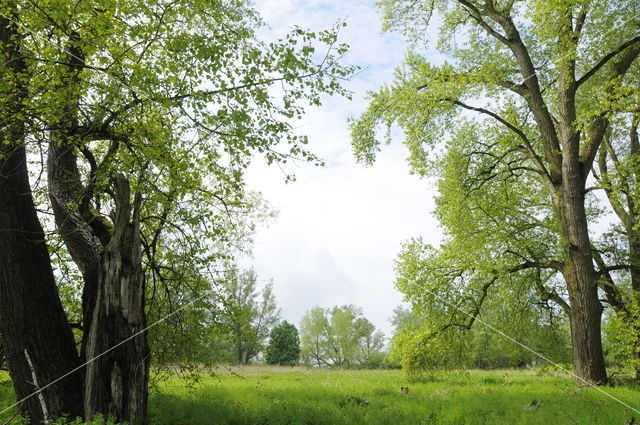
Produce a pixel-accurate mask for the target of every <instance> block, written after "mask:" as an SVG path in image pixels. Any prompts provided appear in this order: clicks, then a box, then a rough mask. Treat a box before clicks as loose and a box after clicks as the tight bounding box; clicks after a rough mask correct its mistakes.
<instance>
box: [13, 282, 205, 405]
mask: <svg viewBox="0 0 640 425" xmlns="http://www.w3.org/2000/svg"><path fill="white" fill-rule="evenodd" d="M207 295H209V294H208V293H205V294H202V295H200V296H198V297H195V298H194V299H192V300H191V301H189V302H188V303H186V304H184V305H182V306H181V307H180V308H178V309H176V310H174V311H172V312H171V313H169V314H167V315H166V316H164V317H162V318H160V319H158V320H156V321H155V322H153V323H152V324H150V325H149V326H147V327H146V328H144V329H142V330H140V331H138V332H136V333H134V334H133V335H131V336H130V337H128V338H126V339H124V340H122V341H120V342H119V343H117V344H116V345H114V346H112V347H110V348H108V349H106V350H105V351H103V352H102V353H100V354H98V355H96V356H95V357H93V358H91V359H89V360H87V361H86V362H84V363H83V364H81V365H80V366H78V367H76V368H74V369H73V370H71V371H69V372H67V373H65V374H64V375H62V376H61V377H59V378H57V379H55V380H53V381H51V382H49V383H48V384H47V385H45V386H43V387H41V388H39V389H38V390H36V391H34V392H33V393H32V394H29V395H28V396H26V397H23V398H22V399H20V400H18V401H17V402H15V403H14V404H12V405H11V406H9V407H7V408H5V409H4V410H2V411H0V415H2V414H4V413H6V412H7V411H9V410H11V409H13V408H14V407H16V406H18V405H20V404H22V403H23V402H25V401H26V400H28V399H30V398H31V397H33V396H35V395H37V394H39V393H41V392H42V391H44V390H45V389H47V388H49V387H50V386H52V385H54V384H55V383H57V382H60V381H61V380H63V379H64V378H66V377H67V376H69V375H71V374H73V373H75V372H77V371H79V370H80V369H82V368H83V367H85V366H86V365H88V364H90V363H92V362H94V361H95V360H97V359H99V358H100V357H102V356H104V355H105V354H107V353H109V352H111V351H113V350H115V349H116V348H118V347H119V346H121V345H122V344H124V343H126V342H128V341H131V340H132V339H133V338H135V337H137V336H139V335H141V334H143V333H144V332H146V331H148V330H149V329H151V328H152V327H154V326H156V325H158V324H159V323H162V322H164V321H165V320H167V319H168V318H169V317H171V316H173V315H175V314H176V313H178V312H179V311H181V310H184V309H185V308H186V307H188V306H190V305H191V304H193V303H195V302H196V301H198V300H201V299H202V298H204V297H205V296H207Z"/></svg>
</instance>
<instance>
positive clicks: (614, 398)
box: [0, 13, 640, 415]
mask: <svg viewBox="0 0 640 425" xmlns="http://www.w3.org/2000/svg"><path fill="white" fill-rule="evenodd" d="M0 15H1V16H3V17H5V18H6V19H8V20H10V21H11V22H13V23H15V24H18V25H21V23H20V22H18V21H16V20H14V19H12V18H11V17H9V16H6V15H4V14H2V13H0ZM638 16H640V13H639V14H636V15H634V16H632V17H631V18H629V19H626V20H624V21H622V24H624V23H627V22H629V21H630V20H632V19H634V18H636V17H638ZM21 26H22V28H23V29H25V28H24V26H23V25H21ZM616 29H617V28H615V27H613V28H611V29H610V30H609V31H607V32H605V33H604V34H603V35H607V34H609V33H610V32H613V31H614V30H616ZM27 32H29V33H30V34H31V35H32V36H34V37H36V38H40V40H41V41H42V40H44V41H45V43H48V44H51V45H53V46H54V47H56V48H58V49H60V50H61V51H63V52H65V51H66V49H64V48H63V47H62V46H58V45H57V44H55V43H53V42H52V41H51V40H48V39H46V38H44V37H41V36H39V35H37V34H35V33H33V32H32V31H28V30H27ZM67 53H68V54H69V55H70V56H72V57H74V58H76V59H79V60H82V59H81V58H78V57H77V56H75V55H73V53H71V52H67ZM570 54H571V53H568V54H567V55H565V56H564V57H568V56H570ZM564 57H563V58H564ZM3 66H6V63H5V64H3ZM105 74H106V75H107V76H108V77H109V78H111V79H112V80H114V81H116V82H117V83H119V84H121V85H123V86H125V85H124V83H123V82H122V81H120V80H118V79H117V78H116V77H114V76H112V75H111V74H109V73H108V72H107V73H105ZM534 76H536V74H535V73H534V74H531V75H529V76H527V77H525V78H524V79H523V80H522V83H524V82H525V81H527V80H528V79H529V78H532V77H534ZM522 83H520V84H522ZM517 85H518V84H517V83H514V85H513V86H511V87H510V88H509V89H508V90H509V91H510V90H511V89H512V88H514V87H516V86H517ZM125 87H126V86H125ZM143 92H144V91H143ZM145 94H148V93H145ZM422 289H425V290H426V292H428V293H430V294H431V295H433V296H434V297H436V298H438V299H440V300H442V301H444V302H445V303H446V304H448V305H451V306H452V307H454V308H456V309H457V310H459V311H460V312H462V313H463V314H465V315H467V316H469V317H472V315H471V314H470V313H468V312H466V311H464V310H462V309H461V308H459V307H458V306H456V305H454V304H452V303H450V302H449V301H447V300H445V299H443V298H441V297H438V296H437V295H436V294H434V293H433V292H431V291H430V290H428V289H426V288H422ZM205 295H206V294H203V295H201V296H199V297H197V298H195V299H193V300H191V301H189V302H188V303H187V304H185V305H183V306H182V307H180V308H178V309H177V310H175V311H173V312H171V313H169V314H168V315H166V316H165V317H163V318H161V319H160V320H158V321H156V322H154V323H152V324H151V325H149V326H147V327H146V328H144V329H142V330H141V331H139V332H137V333H135V334H134V335H132V336H130V337H128V338H126V339H124V340H123V341H121V342H119V343H118V344H116V345H114V346H113V347H111V348H108V349H107V350H105V351H104V352H102V353H100V354H98V355H96V356H95V357H93V358H92V359H89V360H88V361H86V362H85V363H83V364H82V365H80V366H78V367H76V368H75V369H73V370H71V371H70V372H67V373H66V374H64V375H62V376H61V377H59V378H57V379H55V380H54V381H52V382H50V383H48V384H47V385H45V386H44V387H42V388H40V389H39V390H37V391H35V392H34V393H32V394H30V395H28V396H26V397H24V398H23V399H21V400H19V401H17V402H16V403H14V404H13V405H11V406H9V407H7V408H6V409H4V410H2V411H0V415H1V414H3V413H5V412H7V411H8V410H10V409H12V408H14V407H16V406H18V405H19V404H21V403H23V402H24V401H25V400H28V399H29V398H31V397H33V396H35V395H37V394H39V393H40V392H42V391H43V390H44V389H46V388H48V387H50V386H51V385H54V384H55V383H57V382H59V381H60V380H62V379H64V378H66V377H67V376H69V375H71V374H73V373H75V372H77V371H78V370H80V369H82V368H83V367H85V366H86V365H88V364H90V363H91V362H93V361H95V360H96V359H98V358H100V357H102V356H104V355H105V354H107V353H109V352H110V351H112V350H114V349H115V348H117V347H119V346H120V345H122V344H124V343H126V342H128V341H130V340H131V339H133V338H135V337H136V336H138V335H140V334H142V333H143V332H146V331H147V330H148V329H150V328H152V327H153V326H155V325H157V324H159V323H161V322H163V321H164V320H166V319H168V318H169V317H171V316H173V315H174V314H176V313H178V312H179V311H181V310H182V309H184V308H185V307H187V306H189V305H191V304H193V303H194V302H196V301H198V300H199V299H202V298H203V297H204V296H205ZM476 320H478V321H479V322H480V323H482V324H483V325H485V326H487V327H488V328H489V329H491V330H493V331H495V332H497V333H498V334H500V335H501V336H503V337H505V338H507V339H509V340H510V341H512V342H514V343H516V344H518V345H520V346H521V347H523V348H525V349H526V350H528V351H530V352H532V353H533V354H535V355H537V356H538V357H540V358H542V359H544V360H546V361H548V362H549V363H551V364H553V365H555V366H556V367H558V368H559V369H561V370H563V371H564V372H566V373H568V374H569V375H572V376H574V377H575V378H577V379H579V380H581V381H583V382H585V383H586V384H587V385H589V386H592V387H593V388H595V389H597V390H598V391H600V392H602V393H603V394H605V395H606V396H607V397H610V398H611V399H613V400H615V401H617V402H619V403H620V404H622V405H623V406H625V407H627V408H629V409H631V410H633V411H634V412H636V413H638V414H640V410H637V409H635V408H633V407H631V406H629V405H628V404H627V403H625V402H623V401H621V400H619V399H618V398H616V397H614V396H613V395H611V394H609V393H607V392H605V391H603V390H602V389H601V388H599V387H597V386H596V385H594V384H592V383H590V382H588V381H586V380H584V379H582V378H580V377H578V376H577V375H574V374H573V373H572V372H569V371H567V370H566V369H564V368H562V367H561V366H559V365H557V364H556V363H554V362H552V361H551V360H549V359H547V358H546V357H545V356H544V355H542V354H540V353H538V352H536V351H535V350H533V349H532V348H530V347H527V346H526V345H524V344H522V343H521V342H519V341H517V340H515V339H514V338H512V337H510V336H508V335H507V334H505V333H504V332H502V331H500V330H499V329H496V328H495V327H493V326H491V325H489V324H488V323H486V322H484V321H483V320H482V319H479V318H476Z"/></svg>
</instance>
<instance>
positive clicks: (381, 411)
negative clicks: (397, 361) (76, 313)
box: [0, 368, 640, 425]
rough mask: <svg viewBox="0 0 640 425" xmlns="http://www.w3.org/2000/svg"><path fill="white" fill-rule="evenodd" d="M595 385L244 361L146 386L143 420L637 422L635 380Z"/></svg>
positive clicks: (255, 424) (312, 424)
mask: <svg viewBox="0 0 640 425" xmlns="http://www.w3.org/2000/svg"><path fill="white" fill-rule="evenodd" d="M403 388H406V389H408V390H404V391H403V390H402V389H403ZM600 390H601V391H604V392H606V394H604V393H603V392H601V391H599V390H598V389H594V388H584V387H578V386H576V385H575V382H574V380H573V379H571V378H566V377H560V376H554V375H553V374H540V373H535V372H531V371H491V372H486V371H469V372H437V373H431V374H425V375H422V376H420V377H415V378H414V379H412V380H407V379H406V378H405V377H404V375H403V374H402V372H400V371H341V370H300V369H297V370H293V369H287V368H279V369H278V368H270V369H268V370H260V369H249V370H242V371H237V372H236V373H219V374H216V375H214V376H210V375H202V379H201V380H200V383H199V384H198V385H196V386H195V387H194V386H191V385H185V381H183V380H182V379H180V378H179V377H177V376H176V377H173V378H171V379H170V380H168V381H166V382H164V383H163V384H162V385H161V386H160V387H159V388H157V390H155V391H154V392H152V394H151V397H150V401H149V414H150V421H149V423H150V425H215V424H220V425H352V424H353V425H356V424H389V425H404V424H406V425H420V424H438V425H449V424H451V425H453V424H456V425H463V424H469V425H472V424H473V425H476V424H478V425H479V424H534V425H545V424H572V425H573V424H602V425H605V424H606V425H627V424H640V414H638V413H637V412H635V411H633V408H635V409H638V410H640V387H637V386H630V385H625V386H616V387H610V386H606V387H602V388H600ZM607 394H608V395H607ZM609 396H613V397H615V398H618V399H619V400H620V401H622V402H624V403H627V404H628V405H630V406H631V408H629V407H625V406H624V405H623V404H621V403H620V402H618V401H615V400H613V399H612V398H611V397H609ZM12 403H13V396H12V394H11V388H10V385H9V384H8V380H7V378H6V377H5V376H0V407H2V406H5V407H6V406H9V405H11V404H12ZM4 420H6V418H5V419H4ZM4 420H3V418H0V424H2V423H4Z"/></svg>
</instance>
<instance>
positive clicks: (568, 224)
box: [559, 152, 607, 385]
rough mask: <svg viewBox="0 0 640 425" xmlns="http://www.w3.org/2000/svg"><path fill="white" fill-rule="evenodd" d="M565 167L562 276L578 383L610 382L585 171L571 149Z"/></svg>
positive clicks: (562, 190)
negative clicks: (605, 353) (592, 244)
mask: <svg viewBox="0 0 640 425" xmlns="http://www.w3.org/2000/svg"><path fill="white" fill-rule="evenodd" d="M562 171H563V185H562V189H561V195H560V197H561V200H560V203H561V204H560V206H559V207H560V208H559V210H560V220H561V221H562V225H563V226H562V227H563V239H564V240H563V244H564V249H565V262H564V267H563V276H564V279H565V281H566V284H567V290H568V293H569V301H570V303H571V310H570V314H569V321H570V324H571V341H572V346H573V368H574V373H575V375H576V377H577V379H578V383H579V384H581V385H584V384H596V385H599V384H604V383H606V382H607V371H606V368H605V363H604V355H603V352H602V336H601V319H602V310H603V308H602V305H601V304H600V301H599V299H598V285H597V278H598V276H597V273H596V271H595V267H594V264H593V254H592V251H591V250H592V248H591V240H590V238H589V229H588V225H587V216H586V211H585V199H584V196H585V192H584V183H583V177H582V172H581V170H580V166H579V163H578V161H577V160H575V161H572V160H571V155H570V152H565V157H564V162H563V170H562Z"/></svg>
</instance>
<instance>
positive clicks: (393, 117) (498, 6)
mask: <svg viewBox="0 0 640 425" xmlns="http://www.w3.org/2000/svg"><path fill="white" fill-rule="evenodd" d="M381 8H382V10H383V13H384V19H385V25H386V29H397V30H400V31H401V32H404V33H405V34H407V35H409V36H411V37H412V39H413V40H414V41H416V42H422V41H423V40H422V39H421V36H422V35H423V34H424V32H423V31H422V30H423V24H424V25H427V24H428V23H429V17H430V16H431V15H432V13H434V12H435V13H442V14H443V16H444V22H445V24H444V25H443V28H442V31H441V36H440V43H439V47H440V49H441V51H442V52H444V53H446V54H447V55H448V56H449V57H451V58H452V59H454V62H453V63H445V64H443V65H439V66H436V65H433V64H430V63H429V61H428V60H427V59H426V58H424V57H422V56H421V55H419V54H417V53H415V52H411V53H409V54H408V55H407V59H406V63H405V65H404V66H403V67H402V68H401V69H400V70H398V72H397V74H396V81H395V83H394V85H393V86H391V87H385V88H383V89H381V90H380V91H378V92H376V93H373V94H372V95H371V103H370V105H369V108H368V110H367V111H366V112H365V113H364V114H363V115H361V116H360V117H359V118H358V119H357V120H356V121H354V122H353V123H352V136H353V144H354V149H355V153H356V156H357V157H358V158H359V160H360V161H363V162H366V163H370V162H372V161H373V160H374V158H375V154H376V152H377V150H378V149H379V144H380V141H379V138H378V137H377V133H376V128H377V127H378V125H383V126H386V127H388V128H391V126H392V125H394V124H399V125H400V126H401V127H402V128H403V129H404V131H405V136H406V141H405V143H406V144H407V146H408V147H409V149H410V152H411V154H410V158H409V162H410V165H411V168H412V170H413V171H414V172H417V173H420V174H427V173H429V172H430V171H434V172H435V173H436V174H440V175H441V176H442V177H441V180H440V182H441V183H440V186H441V188H442V191H443V192H446V193H447V195H446V196H447V201H445V202H443V203H442V204H443V205H445V204H447V202H448V200H452V201H455V200H456V199H457V201H456V202H457V204H458V205H459V206H463V207H464V208H463V209H462V210H460V213H461V214H460V215H461V216H463V218H465V219H466V223H465V224H468V222H469V220H470V219H471V218H472V217H482V220H481V222H480V225H479V226H478V227H480V231H481V232H482V234H483V235H488V234H489V231H488V230H487V229H483V228H482V227H481V225H482V224H484V223H486V222H489V221H491V220H492V215H491V214H492V213H494V212H495V210H496V208H495V206H500V207H502V206H504V205H513V201H512V200H511V198H508V199H505V197H507V196H509V195H512V194H515V195H516V201H515V203H516V204H518V203H519V205H518V206H519V207H520V211H521V214H520V215H521V216H522V215H526V216H528V217H527V220H526V221H519V220H505V221H499V220H497V221H495V222H493V223H494V225H493V229H496V228H501V229H502V230H503V231H502V232H501V234H502V235H505V234H512V235H518V234H519V232H521V231H528V232H530V233H535V232H536V231H540V233H542V234H543V236H542V238H543V239H542V241H541V242H540V245H541V246H543V245H545V243H547V242H548V241H550V242H551V244H550V245H549V246H550V248H551V249H548V250H541V249H539V248H536V247H535V244H536V243H535V242H536V239H533V243H532V244H531V246H530V248H531V249H528V248H529V247H526V246H523V245H520V246H519V247H518V248H521V249H517V250H513V249H511V246H510V244H509V243H508V241H509V239H508V238H507V239H504V238H503V239H502V241H503V242H504V243H502V245H500V244H498V243H497V242H498V241H497V239H498V238H491V239H490V241H495V242H496V244H494V245H493V246H488V248H491V249H490V250H488V251H487V253H486V255H484V258H486V259H487V261H483V262H482V264H483V266H478V267H474V266H473V264H474V261H473V259H472V257H473V255H474V254H479V253H481V251H480V250H479V249H478V248H479V247H480V244H481V243H482V242H483V241H482V237H479V238H477V239H476V240H475V242H474V243H473V246H472V247H471V249H466V248H464V244H463V243H462V240H460V241H459V242H460V243H457V244H456V247H457V248H462V251H461V253H462V255H460V259H457V258H456V256H457V252H456V251H455V250H454V249H450V248H449V247H445V248H444V249H443V251H442V255H440V256H439V257H440V258H441V259H443V260H444V259H449V260H450V262H449V263H450V265H451V267H450V268H449V270H450V271H451V272H454V270H455V269H457V270H461V271H462V273H461V274H451V275H449V276H446V274H445V273H442V274H441V275H440V278H441V279H440V280H438V283H439V284H442V285H444V287H442V288H437V285H431V284H430V287H431V288H434V289H435V290H436V292H437V293H438V294H439V295H438V296H435V297H434V296H433V294H425V296H427V297H432V298H435V299H438V298H440V297H442V296H444V297H447V296H448V295H447V291H451V293H452V294H454V293H455V292H453V291H457V292H458V293H460V292H464V291H465V288H467V289H471V291H472V293H473V294H475V297H474V298H471V300H473V301H469V298H464V299H467V303H469V302H471V305H470V306H469V305H465V306H464V307H463V308H466V309H467V311H468V312H471V313H475V314H477V313H478V312H479V309H480V306H481V304H482V301H483V300H484V299H485V298H486V296H487V294H488V291H489V289H490V288H492V287H493V286H494V285H495V284H496V283H500V281H501V280H502V281H504V279H507V278H506V277H505V276H507V275H511V274H518V275H520V276H523V275H529V276H532V277H533V279H531V281H532V283H533V286H534V288H533V289H532V290H534V291H539V292H541V294H542V296H543V299H546V300H547V301H552V302H556V303H557V304H558V305H559V306H560V307H561V308H563V309H565V310H566V311H567V314H568V316H569V319H570V324H571V340H572V346H573V364H574V372H575V374H576V376H577V378H578V381H579V382H580V383H596V384H599V383H604V382H606V380H607V376H606V370H605V367H604V359H603V355H602V342H601V336H600V329H601V316H602V310H603V308H602V305H601V303H600V301H599V298H598V288H599V287H601V288H603V291H604V292H612V291H611V290H609V289H607V288H605V286H607V285H605V283H604V282H603V280H602V279H600V277H601V276H602V275H603V273H605V272H606V268H601V267H598V268H596V266H595V265H594V261H595V260H596V258H595V256H594V252H593V238H592V236H591V235H590V232H589V228H588V224H589V215H590V214H591V212H592V211H590V208H589V205H588V197H587V193H588V192H589V190H588V188H587V182H588V178H589V174H590V172H591V170H592V167H593V164H594V160H595V158H596V157H597V155H598V152H599V150H601V148H602V146H603V144H604V143H605V142H604V140H605V138H606V134H607V133H608V132H609V131H611V130H612V129H613V128H616V127H618V126H619V125H620V124H619V122H618V121H617V120H615V119H613V115H614V114H629V113H631V112H632V111H633V109H634V108H635V106H634V105H635V104H637V93H636V94H634V92H633V88H634V84H633V83H632V82H633V81H634V80H633V79H632V78H631V76H632V75H634V73H635V72H636V71H635V70H636V69H637V66H638V63H637V62H638V61H637V57H638V55H639V54H640V37H638V36H637V35H635V34H636V31H637V30H636V27H635V23H634V22H633V20H627V21H623V22H620V20H619V17H620V16H630V15H631V14H633V12H632V11H633V9H634V4H633V2H619V3H616V4H615V5H606V6H605V5H594V4H591V3H588V2H581V1H578V2H569V3H568V2H556V3H549V2H538V1H528V2H476V1H467V0H459V1H438V2H431V3H426V2H419V3H415V2H407V1H403V0H387V1H383V2H381ZM614 22H615V24H616V28H617V29H618V31H616V33H615V34H613V33H611V32H610V30H609V29H610V28H612V26H613V25H614ZM462 34H464V37H462V38H463V39H464V45H463V46H461V45H458V44H457V43H456V41H455V40H456V38H457V37H456V36H460V35H462ZM458 38H459V37H458ZM481 102H482V103H483V104H486V106H485V105H482V104H480V103H481ZM471 114H473V115H474V116H475V117H478V118H479V119H474V120H471V119H470V117H471V116H472V115H471ZM445 140H446V143H444V144H440V145H439V146H444V147H445V156H448V159H446V160H445V161H448V164H449V166H448V167H447V168H444V169H443V168H441V167H442V165H441V164H440V163H439V162H438V161H437V160H436V161H433V159H434V158H433V155H431V154H430V151H431V150H432V149H434V147H435V146H436V145H437V144H438V143H439V142H444V141H445ZM462 147H464V148H462ZM454 166H455V167H457V176H458V177H456V175H455V173H456V172H455V171H454ZM446 176H448V177H446ZM450 183H452V184H450ZM491 183H493V184H491ZM455 187H462V188H463V189H464V191H463V192H461V193H459V194H458V195H457V196H456V194H455V193H454V192H453V190H454V188H455ZM534 188H535V190H536V191H539V194H536V193H532V191H533V190H534ZM522 189H525V190H527V195H521V196H518V194H519V193H520V190H522ZM492 191H493V192H492ZM468 194H472V195H475V199H474V200H472V201H471V202H469V203H466V201H465V196H467V195H468ZM486 194H490V195H491V197H490V198H489V202H482V196H483V195H486ZM494 195H495V196H494ZM528 195H531V196H530V197H529V196H528ZM497 199H502V200H503V201H506V202H502V203H498V204H496V203H495V201H496V200H497ZM491 202H493V203H491ZM486 206H493V208H491V209H490V211H487V212H486V213H484V212H482V210H481V208H482V207H486ZM509 208H510V207H509ZM443 209H444V207H443ZM446 215H447V218H448V220H449V221H447V222H446V223H444V224H445V226H447V227H448V228H449V229H453V228H455V227H456V224H455V216H456V211H450V212H449V213H447V214H446ZM526 223H534V224H535V226H534V227H529V228H527V226H526ZM504 224H506V226H503V225H504ZM454 232H456V231H454ZM472 234H473V233H472ZM456 237H457V233H456V234H453V233H452V235H451V240H452V241H453V240H456ZM546 238H548V239H546ZM519 241H520V242H521V241H522V240H519ZM520 242H518V243H520ZM453 243H454V242H452V244H453ZM448 244H449V242H448V241H447V242H445V245H448ZM522 248H524V249H522ZM425 250H426V251H427V252H428V251H429V248H428V247H427V248H425ZM420 251H422V250H420ZM407 255H409V254H407ZM417 255H423V254H417ZM463 257H464V258H463ZM487 257H491V258H492V259H493V261H496V260H499V261H496V262H497V263H498V267H490V266H489V265H490V262H489V261H488V260H489V259H488V258H487ZM549 257H552V258H549ZM549 274H553V275H556V274H558V275H561V277H562V278H561V281H562V289H563V290H564V293H565V294H566V300H565V299H564V298H563V297H562V296H560V294H559V293H558V291H556V290H555V288H548V287H546V286H545V282H548V279H549ZM456 276H457V283H456V284H455V285H453V287H452V285H451V281H452V280H453V279H454V277H456ZM538 276H540V278H538ZM408 283H409V282H408V281H407V285H408ZM407 285H405V284H403V283H399V286H400V287H401V288H402V290H405V291H406V290H408V289H407V288H408V286H407ZM418 292H419V291H415V293H416V294H417V293H418ZM437 302H440V303H441V302H442V301H437ZM469 320H471V322H470V323H469V324H470V325H471V324H473V319H469Z"/></svg>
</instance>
